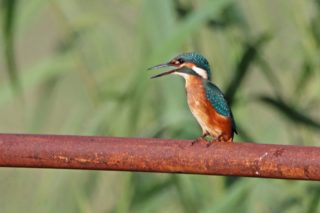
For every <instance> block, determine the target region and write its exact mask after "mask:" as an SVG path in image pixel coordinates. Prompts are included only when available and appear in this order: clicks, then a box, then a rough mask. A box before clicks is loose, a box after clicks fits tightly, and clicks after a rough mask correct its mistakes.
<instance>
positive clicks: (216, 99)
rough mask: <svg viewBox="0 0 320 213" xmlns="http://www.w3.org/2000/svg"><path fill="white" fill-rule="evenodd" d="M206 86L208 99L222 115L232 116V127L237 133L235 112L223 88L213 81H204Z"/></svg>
mask: <svg viewBox="0 0 320 213" xmlns="http://www.w3.org/2000/svg"><path fill="white" fill-rule="evenodd" d="M203 84H204V88H205V91H206V96H207V98H208V100H209V101H210V103H211V104H212V106H213V107H214V109H215V110H216V111H217V112H218V113H219V114H220V115H222V116H226V117H230V118H231V120H232V129H233V131H234V132H235V133H237V130H236V123H235V121H234V118H233V114H232V111H231V109H230V107H229V105H228V102H227V101H226V99H225V98H224V96H223V93H222V92H221V90H220V89H219V88H218V87H217V86H216V85H214V84H213V83H211V82H210V81H206V80H205V81H204V82H203Z"/></svg>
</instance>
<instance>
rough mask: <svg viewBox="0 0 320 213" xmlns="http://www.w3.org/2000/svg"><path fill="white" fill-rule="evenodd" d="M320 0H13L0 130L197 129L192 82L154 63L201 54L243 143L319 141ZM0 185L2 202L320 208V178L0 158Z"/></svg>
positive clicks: (3, 52) (20, 207) (2, 40)
mask: <svg viewBox="0 0 320 213" xmlns="http://www.w3.org/2000/svg"><path fill="white" fill-rule="evenodd" d="M319 2H320V1H319V0H317V1H295V2H291V1H290V2H289V1H288V2H285V1H272V2H270V1H267V0H263V1H253V0H250V1H234V0H217V1H206V0H197V1H186V0H175V1H171V0H163V1H156V0H136V1H133V0H131V1H101V0H94V1H75V0H69V1H62V0H52V1H42V0H28V1H17V0H15V1H14V0H4V1H2V2H1V4H0V6H1V8H0V27H1V33H0V35H1V37H0V56H1V57H0V71H1V72H0V75H1V76H2V78H1V84H0V108H1V110H0V116H1V122H0V128H1V132H17V133H42V134H77V135H112V136H126V137H162V138H184V139H192V138H195V137H197V136H198V135H199V134H200V129H199V127H198V125H197V123H196V121H195V120H194V118H193V117H192V115H191V113H190V112H189V110H188V108H187V104H186V100H185V94H184V86H183V81H182V80H181V79H179V78H177V77H172V76H171V77H166V78H163V79H157V80H150V79H149V77H150V76H151V75H152V74H154V73H150V72H151V71H146V68H148V67H150V66H152V65H154V64H158V63H162V62H165V61H166V60H168V59H170V58H171V57H173V56H175V55H177V54H179V53H181V52H185V51H198V52H201V53H202V54H203V55H205V56H206V57H207V59H208V60H209V62H210V64H211V67H212V71H213V76H212V78H213V81H214V82H215V83H216V84H217V85H218V86H219V87H220V88H221V89H222V91H224V92H225V94H226V96H227V98H228V100H229V101H230V103H232V108H233V112H234V117H235V119H236V122H237V127H238V131H239V135H238V136H236V141H240V140H246V141H254V142H257V143H259V142H261V143H281V144H302V145H318V144H317V141H318V138H319V136H320V134H319V127H320V117H319V110H318V109H319V105H320V102H319V100H320V92H319V91H320V69H319V67H320V66H319V65H320V58H319V55H320V37H319V36H320V25H319V23H320V4H319ZM17 91H18V92H17ZM22 94H23V97H24V98H23V99H22V98H21V97H22V96H21V95H22ZM22 100H23V101H22ZM0 192H1V197H0V212H1V213H2V212H4V213H6V212H10V213H12V212H57V211H61V212H119V213H121V212H139V213H140V212H310V213H311V212H319V211H320V207H319V199H320V189H319V186H318V185H317V184H316V183H312V182H302V181H299V182H294V181H279V180H267V179H253V178H233V177H213V176H197V175H169V174H144V173H127V172H97V171H61V170H33V169H19V170H18V169H1V170H0Z"/></svg>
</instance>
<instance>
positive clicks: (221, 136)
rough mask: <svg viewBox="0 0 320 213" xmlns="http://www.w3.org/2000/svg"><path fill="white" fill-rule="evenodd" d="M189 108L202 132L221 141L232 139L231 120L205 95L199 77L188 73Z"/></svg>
mask: <svg viewBox="0 0 320 213" xmlns="http://www.w3.org/2000/svg"><path fill="white" fill-rule="evenodd" d="M185 79H186V91H187V98H188V105H189V108H190V110H191V112H192V114H193V115H194V117H195V118H196V119H197V121H198V123H199V124H200V126H201V128H202V131H203V133H206V132H207V133H209V134H210V135H211V136H213V137H214V138H217V139H218V140H221V141H229V142H231V141H232V121H231V119H230V118H228V117H225V116H222V115H220V114H219V113H218V112H217V111H216V110H215V109H214V107H213V106H212V105H211V103H210V101H209V100H208V99H207V97H206V93H205V88H204V86H203V83H202V80H201V78H199V77H197V76H192V75H189V76H187V77H186V78H185Z"/></svg>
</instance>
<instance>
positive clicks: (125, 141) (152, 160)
mask: <svg viewBox="0 0 320 213" xmlns="http://www.w3.org/2000/svg"><path fill="white" fill-rule="evenodd" d="M0 166H1V167H33V168H34V167H36V168H64V169H97V170H123V171H142V172H168V173H192V174H210V175H232V176H252V177H264V178H283V179H306V180H320V148H318V147H303V146H288V145H265V144H251V143H221V142H215V143H214V144H212V145H211V146H209V147H207V146H206V143H205V142H199V143H196V144H194V145H193V146H191V141H186V140H163V139H140V138H113V137H90V136H58V135H14V134H0Z"/></svg>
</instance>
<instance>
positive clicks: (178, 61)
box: [149, 52, 211, 80]
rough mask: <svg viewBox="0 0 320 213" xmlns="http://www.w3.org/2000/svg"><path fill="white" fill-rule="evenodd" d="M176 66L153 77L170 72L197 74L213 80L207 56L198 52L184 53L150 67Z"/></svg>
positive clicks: (182, 74)
mask: <svg viewBox="0 0 320 213" xmlns="http://www.w3.org/2000/svg"><path fill="white" fill-rule="evenodd" d="M169 66H171V67H175V69H174V70H170V71H167V72H164V73H161V74H159V75H155V76H153V77H152V78H157V77H160V76H163V75H168V74H177V75H181V76H184V75H197V76H199V77H201V78H203V79H206V80H211V70H210V65H209V62H208V61H207V59H206V58H205V57H203V56H202V55H201V54H199V53H196V52H188V53H182V54H180V55H178V56H176V57H174V58H173V59H172V60H170V61H169V62H168V63H165V64H159V65H156V66H154V67H151V68H149V69H156V68H161V67H169Z"/></svg>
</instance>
